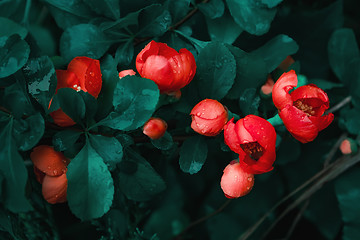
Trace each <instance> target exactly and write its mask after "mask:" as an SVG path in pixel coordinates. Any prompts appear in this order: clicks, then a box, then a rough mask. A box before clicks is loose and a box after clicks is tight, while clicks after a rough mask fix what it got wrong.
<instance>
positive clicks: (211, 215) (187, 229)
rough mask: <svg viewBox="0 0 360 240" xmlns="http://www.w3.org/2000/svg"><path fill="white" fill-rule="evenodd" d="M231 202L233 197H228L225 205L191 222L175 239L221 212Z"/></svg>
mask: <svg viewBox="0 0 360 240" xmlns="http://www.w3.org/2000/svg"><path fill="white" fill-rule="evenodd" d="M230 202H231V199H228V200H227V201H226V202H225V203H224V204H223V205H221V206H220V207H219V208H218V209H217V210H215V211H214V212H212V213H210V214H208V215H206V216H204V217H202V218H199V219H198V220H196V221H194V222H192V223H190V224H189V225H188V226H187V227H186V228H185V229H184V230H182V231H181V232H180V233H179V234H178V235H176V236H175V237H174V239H181V236H182V235H183V234H184V233H186V232H187V231H189V230H190V229H191V228H193V227H195V226H196V225H199V224H200V223H202V222H205V221H206V220H208V219H210V218H211V217H213V216H215V215H217V214H219V213H220V212H222V211H223V210H224V209H225V208H226V207H227V206H228V205H229V204H230Z"/></svg>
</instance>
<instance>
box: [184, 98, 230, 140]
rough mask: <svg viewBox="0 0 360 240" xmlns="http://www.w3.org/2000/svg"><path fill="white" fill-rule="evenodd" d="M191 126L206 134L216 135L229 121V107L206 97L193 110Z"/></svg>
mask: <svg viewBox="0 0 360 240" xmlns="http://www.w3.org/2000/svg"><path fill="white" fill-rule="evenodd" d="M190 115H191V118H192V122H191V128H192V129H193V130H194V131H195V132H197V133H199V134H201V135H204V136H216V135H218V134H219V133H220V132H221V131H222V130H223V128H224V126H225V124H226V122H227V121H228V111H227V109H226V108H225V107H224V106H223V105H222V104H221V103H219V102H218V101H216V100H213V99H204V100H202V101H201V102H199V103H198V104H196V106H195V107H194V108H193V109H192V110H191V112H190Z"/></svg>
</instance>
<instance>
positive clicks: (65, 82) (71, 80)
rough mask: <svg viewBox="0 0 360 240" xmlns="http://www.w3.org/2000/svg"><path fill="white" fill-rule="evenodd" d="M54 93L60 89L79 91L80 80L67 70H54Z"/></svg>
mask: <svg viewBox="0 0 360 240" xmlns="http://www.w3.org/2000/svg"><path fill="white" fill-rule="evenodd" d="M56 78H57V85H56V93H57V90H58V89H60V88H72V89H74V90H79V89H78V87H80V80H79V78H78V77H77V76H76V75H75V73H73V72H70V71H67V70H56Z"/></svg>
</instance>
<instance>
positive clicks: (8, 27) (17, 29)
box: [0, 17, 28, 39]
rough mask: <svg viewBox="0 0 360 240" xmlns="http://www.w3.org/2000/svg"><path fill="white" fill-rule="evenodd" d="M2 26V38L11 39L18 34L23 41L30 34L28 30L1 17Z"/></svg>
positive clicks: (0, 23) (0, 32)
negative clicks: (10, 37)
mask: <svg viewBox="0 0 360 240" xmlns="http://www.w3.org/2000/svg"><path fill="white" fill-rule="evenodd" d="M0 26H1V29H0V37H4V36H8V37H9V36H11V35H13V34H18V35H19V36H20V37H21V38H22V39H24V38H25V37H26V35H27V34H28V30H27V29H26V28H24V27H23V26H21V25H20V24H18V23H16V22H14V21H12V20H10V19H8V18H3V17H0Z"/></svg>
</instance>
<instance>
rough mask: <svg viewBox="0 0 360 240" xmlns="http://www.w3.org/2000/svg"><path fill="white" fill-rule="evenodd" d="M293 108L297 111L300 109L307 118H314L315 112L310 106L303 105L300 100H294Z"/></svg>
mask: <svg viewBox="0 0 360 240" xmlns="http://www.w3.org/2000/svg"><path fill="white" fill-rule="evenodd" d="M294 106H295V107H296V108H297V109H300V110H301V111H303V112H304V113H306V115H308V116H314V115H315V110H314V109H313V107H312V106H310V105H308V104H306V103H304V102H303V101H301V100H300V99H299V100H296V101H295V102H294Z"/></svg>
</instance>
